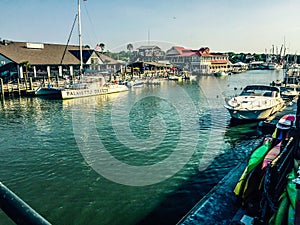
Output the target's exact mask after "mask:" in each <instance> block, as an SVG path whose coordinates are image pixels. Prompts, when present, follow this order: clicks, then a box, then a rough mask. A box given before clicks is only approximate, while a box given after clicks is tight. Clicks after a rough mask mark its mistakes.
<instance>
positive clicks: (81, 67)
mask: <svg viewBox="0 0 300 225" xmlns="http://www.w3.org/2000/svg"><path fill="white" fill-rule="evenodd" d="M78 35H79V52H80V76H81V75H82V71H83V62H82V36H81V16H80V0H78Z"/></svg>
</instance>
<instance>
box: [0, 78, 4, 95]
mask: <svg viewBox="0 0 300 225" xmlns="http://www.w3.org/2000/svg"><path fill="white" fill-rule="evenodd" d="M0 83H1V97H2V99H4V88H3V79H2V78H0Z"/></svg>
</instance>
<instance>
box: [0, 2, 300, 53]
mask: <svg viewBox="0 0 300 225" xmlns="http://www.w3.org/2000/svg"><path fill="white" fill-rule="evenodd" d="M299 9H300V1H299V0H151V1H148V0H144V1H137V0H126V1H124V0H123V1H122V0H105V1H104V0H103V1H101V0H87V1H81V21H82V39H83V44H84V45H89V46H90V47H91V48H94V47H95V46H96V44H99V43H104V44H105V50H109V51H111V52H119V51H122V50H125V51H127V48H126V46H127V45H128V44H129V43H131V44H132V45H133V47H134V49H136V48H138V47H140V46H142V45H148V44H150V45H158V46H159V47H161V48H162V49H163V50H167V49H170V48H171V46H175V45H176V46H182V47H185V48H192V49H199V48H201V47H209V48H210V50H211V52H236V53H240V52H244V53H266V51H267V52H268V53H269V52H270V51H271V49H272V46H273V45H274V49H275V51H276V49H279V50H280V48H281V46H282V45H283V44H285V46H286V48H287V50H286V52H287V53H290V54H295V53H298V54H300V22H299V21H300V13H299ZM76 13H77V0H1V1H0V38H2V39H7V40H13V41H26V42H41V43H56V44H66V43H67V40H68V37H69V34H70V32H71V28H72V24H73V22H74V18H75V15H76ZM70 43H71V44H78V26H77V25H76V27H75V28H74V31H73V32H72V38H71V40H70Z"/></svg>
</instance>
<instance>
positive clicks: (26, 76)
mask: <svg viewBox="0 0 300 225" xmlns="http://www.w3.org/2000/svg"><path fill="white" fill-rule="evenodd" d="M20 65H21V66H22V67H23V68H24V69H25V76H24V81H25V87H26V89H27V87H28V85H27V79H28V69H29V68H31V65H30V63H29V62H28V61H24V62H21V63H20Z"/></svg>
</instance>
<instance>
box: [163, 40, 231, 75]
mask: <svg viewBox="0 0 300 225" xmlns="http://www.w3.org/2000/svg"><path fill="white" fill-rule="evenodd" d="M166 59H167V60H169V61H170V63H172V64H173V65H175V66H176V67H179V68H181V69H185V70H189V71H191V72H194V73H199V74H212V73H216V72H228V70H229V69H230V62H229V57H228V55H226V54H222V53H211V52H210V49H209V48H208V47H205V48H200V49H199V50H193V49H186V48H184V47H180V46H173V47H172V48H171V49H169V50H168V51H167V52H166Z"/></svg>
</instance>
